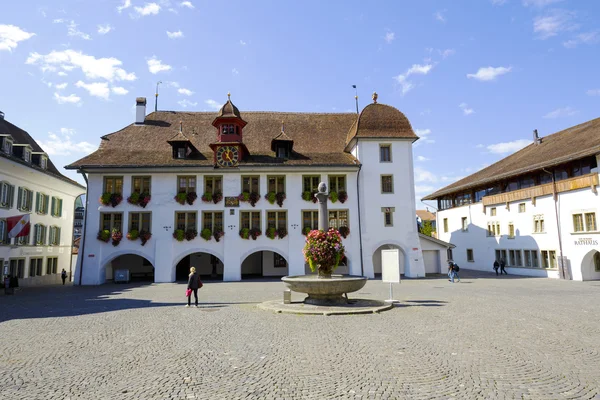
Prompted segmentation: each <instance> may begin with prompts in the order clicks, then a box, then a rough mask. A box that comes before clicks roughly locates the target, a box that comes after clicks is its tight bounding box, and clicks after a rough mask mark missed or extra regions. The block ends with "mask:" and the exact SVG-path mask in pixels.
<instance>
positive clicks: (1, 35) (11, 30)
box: [0, 25, 35, 52]
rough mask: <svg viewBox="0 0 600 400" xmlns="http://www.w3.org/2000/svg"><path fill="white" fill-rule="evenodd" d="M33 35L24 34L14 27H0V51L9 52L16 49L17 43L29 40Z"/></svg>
mask: <svg viewBox="0 0 600 400" xmlns="http://www.w3.org/2000/svg"><path fill="white" fill-rule="evenodd" d="M33 36H35V33H29V32H25V31H24V30H22V29H21V28H19V27H18V26H15V25H0V51H2V50H8V51H10V52H12V51H13V49H16V48H17V45H18V44H19V42H22V41H24V40H27V39H30V38H31V37H33Z"/></svg>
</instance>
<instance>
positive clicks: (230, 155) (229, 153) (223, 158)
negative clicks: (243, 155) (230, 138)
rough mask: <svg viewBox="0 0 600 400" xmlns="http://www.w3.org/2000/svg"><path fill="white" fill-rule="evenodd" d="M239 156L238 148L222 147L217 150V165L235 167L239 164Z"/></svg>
mask: <svg viewBox="0 0 600 400" xmlns="http://www.w3.org/2000/svg"><path fill="white" fill-rule="evenodd" d="M239 155H240V152H239V150H238V148H237V147H236V146H221V147H219V149H218V150H217V164H218V165H219V166H221V167H234V166H236V165H237V164H238V161H239Z"/></svg>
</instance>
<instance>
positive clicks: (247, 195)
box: [238, 192, 260, 207]
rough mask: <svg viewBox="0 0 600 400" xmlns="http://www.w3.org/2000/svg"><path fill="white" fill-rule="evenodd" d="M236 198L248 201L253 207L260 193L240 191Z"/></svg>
mask: <svg viewBox="0 0 600 400" xmlns="http://www.w3.org/2000/svg"><path fill="white" fill-rule="evenodd" d="M238 199H239V200H240V201H244V202H250V205H251V206H252V207H255V206H256V203H257V202H258V200H260V195H259V194H258V193H256V192H242V193H240V195H239V196H238Z"/></svg>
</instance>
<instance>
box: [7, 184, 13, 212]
mask: <svg viewBox="0 0 600 400" xmlns="http://www.w3.org/2000/svg"><path fill="white" fill-rule="evenodd" d="M14 197H15V187H14V186H13V185H8V208H12V206H13V201H14V200H13V198H14Z"/></svg>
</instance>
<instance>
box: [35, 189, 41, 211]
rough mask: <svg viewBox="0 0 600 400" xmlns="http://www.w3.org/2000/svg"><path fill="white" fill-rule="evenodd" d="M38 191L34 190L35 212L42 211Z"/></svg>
mask: <svg viewBox="0 0 600 400" xmlns="http://www.w3.org/2000/svg"><path fill="white" fill-rule="evenodd" d="M40 197H41V196H40V192H35V211H36V212H41V211H42V207H41V204H40Z"/></svg>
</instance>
